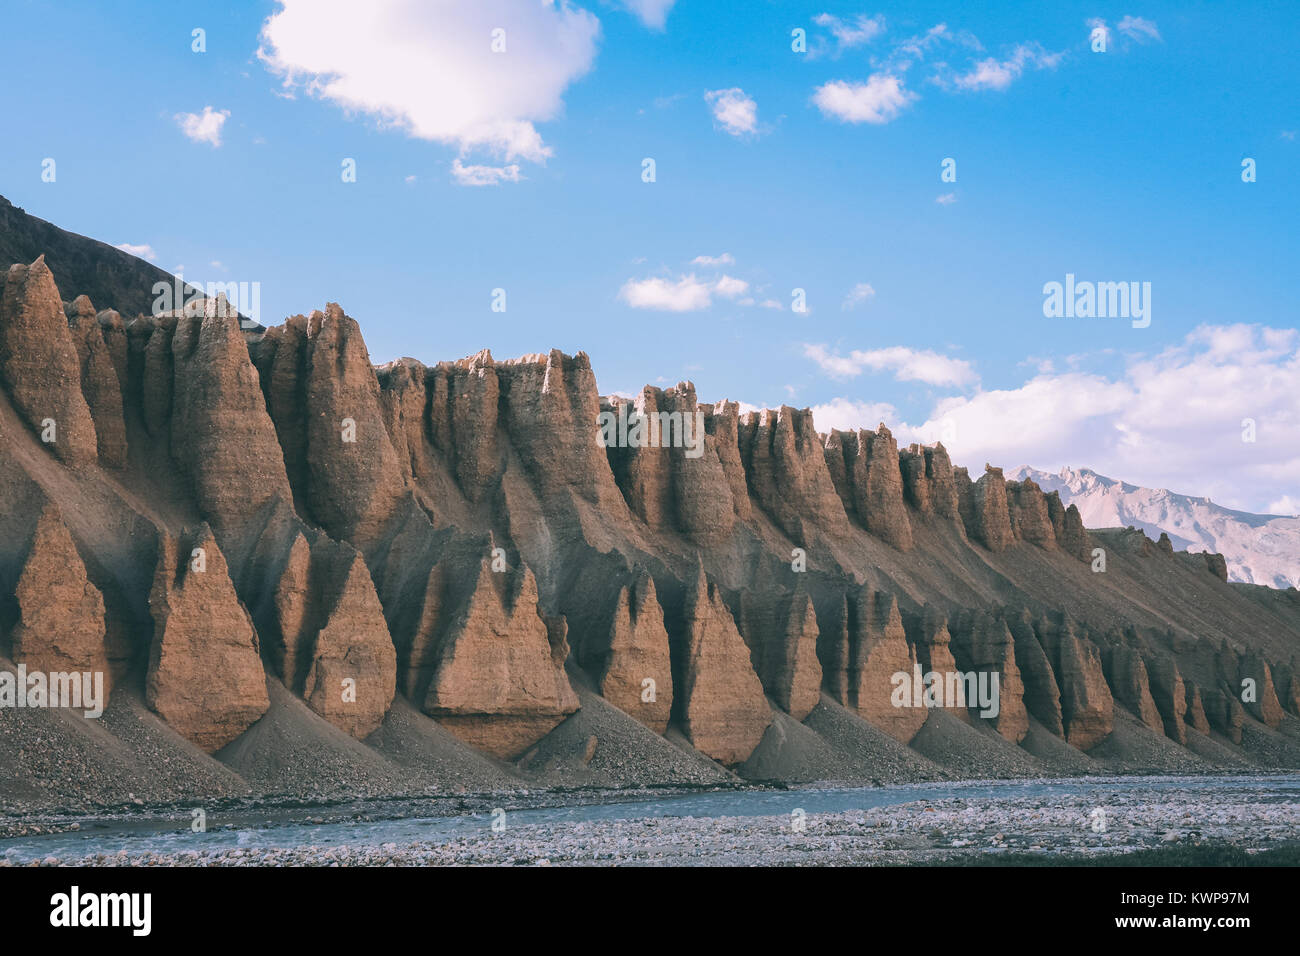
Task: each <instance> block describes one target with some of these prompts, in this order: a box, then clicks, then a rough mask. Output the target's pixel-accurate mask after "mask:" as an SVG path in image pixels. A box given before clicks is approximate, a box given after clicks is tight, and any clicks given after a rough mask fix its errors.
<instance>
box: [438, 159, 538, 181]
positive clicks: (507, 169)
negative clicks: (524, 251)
mask: <svg viewBox="0 0 1300 956" xmlns="http://www.w3.org/2000/svg"><path fill="white" fill-rule="evenodd" d="M451 175H452V178H454V179H455V180H456V182H458V183H460V184H461V185H462V186H499V185H501V183H517V182H519V180H520V179H522V178H523V177H521V176H520V175H519V164H518V163H511V164H510V165H509V166H466V165H464V164H463V163H462V162H461V161H460V159H459V157H458V158H456V159H453V160H452V161H451Z"/></svg>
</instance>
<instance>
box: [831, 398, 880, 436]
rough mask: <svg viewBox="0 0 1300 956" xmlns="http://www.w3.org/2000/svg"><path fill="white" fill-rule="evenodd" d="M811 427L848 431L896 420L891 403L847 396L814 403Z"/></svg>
mask: <svg viewBox="0 0 1300 956" xmlns="http://www.w3.org/2000/svg"><path fill="white" fill-rule="evenodd" d="M812 413H813V427H814V428H816V429H817V430H818V431H819V432H823V433H825V432H829V431H830V430H831V429H832V428H838V429H839V430H840V431H848V430H849V429H855V428H873V429H874V428H875V427H876V426H877V425H878V424H880V423H881V422H884V423H885V424H889V423H890V422H892V421H897V420H898V412H897V411H896V410H895V409H894V406H893V405H889V404H887V403H885V402H857V401H853V400H852V399H848V398H833V399H831V400H830V401H829V402H826V403H825V404H822V405H814V406H813V408H812Z"/></svg>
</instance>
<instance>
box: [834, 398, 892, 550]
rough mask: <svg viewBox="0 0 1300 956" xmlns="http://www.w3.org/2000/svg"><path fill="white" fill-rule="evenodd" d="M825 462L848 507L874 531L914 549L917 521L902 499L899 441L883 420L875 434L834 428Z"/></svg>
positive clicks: (865, 525)
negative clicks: (913, 542) (913, 528)
mask: <svg viewBox="0 0 1300 956" xmlns="http://www.w3.org/2000/svg"><path fill="white" fill-rule="evenodd" d="M826 465H827V469H828V470H829V472H830V475H831V479H832V481H833V482H834V485H835V488H836V490H837V491H838V492H839V494H840V498H841V500H842V501H843V503H844V509H845V510H846V511H851V513H852V514H854V515H855V516H856V517H857V519H858V521H859V523H861V525H862V527H864V528H866V529H867V530H868V531H870V532H871V533H872V534H874V535H876V536H877V537H879V538H881V539H882V540H884V541H888V542H889V543H890V544H892V545H893V546H894V547H896V548H898V549H899V550H901V551H910V550H911V549H912V522H911V519H910V518H909V517H908V515H907V508H906V506H905V504H904V501H903V475H902V472H901V471H900V470H899V457H898V443H897V442H896V441H894V436H893V435H892V434H890V431H889V429H888V428H886V427H885V425H884V423H883V422H882V423H881V424H880V427H879V428H878V429H877V430H876V431H874V432H869V431H866V430H865V429H859V430H858V431H856V432H852V431H850V432H841V431H836V430H832V431H831V432H830V434H829V435H828V436H827V437H826Z"/></svg>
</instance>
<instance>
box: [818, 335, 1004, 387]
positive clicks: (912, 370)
mask: <svg viewBox="0 0 1300 956" xmlns="http://www.w3.org/2000/svg"><path fill="white" fill-rule="evenodd" d="M803 353H804V356H805V357H806V358H810V359H812V360H813V361H814V362H816V363H817V364H818V365H819V366H820V367H821V370H822V371H823V372H825V373H826V374H827V375H829V376H831V377H832V378H840V379H847V378H856V377H857V376H858V375H861V374H862V373H863V372H865V371H872V372H893V373H894V378H895V379H897V380H898V381H900V382H922V383H924V384H926V385H934V386H950V387H955V386H963V385H971V384H974V383H975V382H977V381H979V376H977V375H976V374H975V370H974V369H973V368H972V367H971V364H970V363H969V362H967V361H965V360H964V359H955V358H950V357H949V356H947V355H940V354H939V353H938V352H932V351H930V350H929V349H910V348H906V347H905V346H901V345H896V346H893V347H891V348H884V349H870V350H866V351H862V350H858V349H855V350H853V351H852V352H850V353H849V354H848V355H836V354H833V353H832V352H830V351H829V350H828V349H827V348H826V346H824V345H812V344H805V345H804V347H803Z"/></svg>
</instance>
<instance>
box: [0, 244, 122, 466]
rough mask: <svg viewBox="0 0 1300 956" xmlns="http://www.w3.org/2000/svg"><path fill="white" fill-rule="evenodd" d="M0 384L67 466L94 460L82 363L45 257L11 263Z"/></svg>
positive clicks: (2, 310)
mask: <svg viewBox="0 0 1300 956" xmlns="http://www.w3.org/2000/svg"><path fill="white" fill-rule="evenodd" d="M0 383H2V384H3V385H4V387H5V388H6V389H7V390H8V392H9V396H10V398H11V399H12V401H13V403H14V407H15V408H16V409H17V411H18V413H19V414H20V415H21V416H22V418H23V420H24V421H26V423H27V425H28V427H29V428H31V430H32V432H33V433H34V434H36V435H38V436H40V438H41V441H42V442H44V443H45V444H46V445H47V447H49V449H50V450H51V451H52V452H53V453H54V455H55V456H56V457H57V458H58V459H59V460H60V461H63V462H65V463H67V464H68V465H73V466H76V465H85V464H90V463H92V462H94V461H95V460H96V458H97V457H98V454H99V451H98V440H97V438H96V436H95V423H94V420H93V419H92V418H91V414H90V407H89V406H88V405H87V404H86V398H85V396H84V395H83V394H82V392H81V363H80V361H78V359H77V349H76V346H75V345H74V344H73V341H72V330H71V329H69V328H68V320H67V317H66V316H65V315H64V313H63V301H62V300H61V299H60V298H59V290H58V289H57V288H56V287H55V285H54V277H53V275H51V274H50V270H49V268H48V267H47V266H46V265H45V257H44V256H40V257H39V258H38V259H37V260H36V261H35V262H33V263H32V264H31V265H30V266H24V265H13V266H10V268H9V272H8V274H7V275H6V276H5V283H4V293H3V297H2V298H0Z"/></svg>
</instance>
